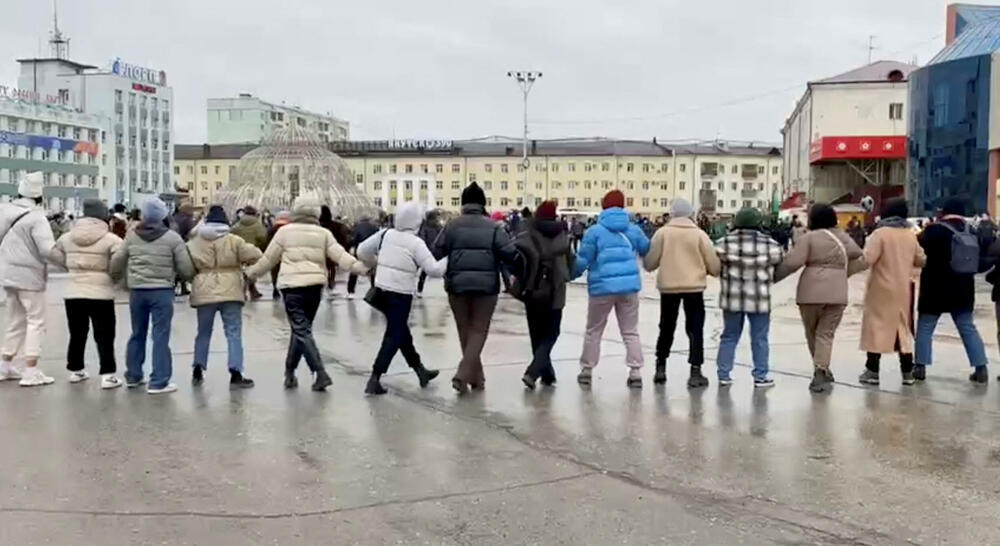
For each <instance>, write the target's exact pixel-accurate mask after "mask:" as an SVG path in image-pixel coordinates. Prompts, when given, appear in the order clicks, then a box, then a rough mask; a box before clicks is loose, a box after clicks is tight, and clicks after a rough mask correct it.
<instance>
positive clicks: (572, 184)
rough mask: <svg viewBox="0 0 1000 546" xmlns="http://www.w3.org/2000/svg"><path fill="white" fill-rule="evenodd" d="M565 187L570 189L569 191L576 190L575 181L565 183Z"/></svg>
mask: <svg viewBox="0 0 1000 546" xmlns="http://www.w3.org/2000/svg"><path fill="white" fill-rule="evenodd" d="M566 187H567V188H569V189H571V190H575V189H576V180H570V181H569V182H567V183H566Z"/></svg>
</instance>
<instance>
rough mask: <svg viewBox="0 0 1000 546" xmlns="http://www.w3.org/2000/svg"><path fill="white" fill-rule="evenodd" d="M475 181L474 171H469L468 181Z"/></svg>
mask: <svg viewBox="0 0 1000 546" xmlns="http://www.w3.org/2000/svg"><path fill="white" fill-rule="evenodd" d="M475 181H476V173H469V182H475Z"/></svg>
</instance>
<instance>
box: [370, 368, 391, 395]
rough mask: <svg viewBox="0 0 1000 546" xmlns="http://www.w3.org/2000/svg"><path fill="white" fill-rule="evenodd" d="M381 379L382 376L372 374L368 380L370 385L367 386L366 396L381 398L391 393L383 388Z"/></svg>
mask: <svg viewBox="0 0 1000 546" xmlns="http://www.w3.org/2000/svg"><path fill="white" fill-rule="evenodd" d="M381 377H382V376H381V374H377V373H375V372H372V375H371V377H369V378H368V384H367V385H365V394H371V395H374V396H379V395H382V394H385V393H387V392H389V391H387V390H385V387H383V386H382V383H380V382H379V378H381Z"/></svg>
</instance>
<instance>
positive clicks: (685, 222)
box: [667, 216, 699, 229]
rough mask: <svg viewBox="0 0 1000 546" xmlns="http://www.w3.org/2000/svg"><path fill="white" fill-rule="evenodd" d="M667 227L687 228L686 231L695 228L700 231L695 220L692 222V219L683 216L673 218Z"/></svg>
mask: <svg viewBox="0 0 1000 546" xmlns="http://www.w3.org/2000/svg"><path fill="white" fill-rule="evenodd" d="M667 225H668V226H670V227H676V228H685V229H691V228H694V229H699V228H698V224H696V223H694V220H692V219H691V218H688V217H686V216H682V217H678V218H671V219H670V221H669V222H667Z"/></svg>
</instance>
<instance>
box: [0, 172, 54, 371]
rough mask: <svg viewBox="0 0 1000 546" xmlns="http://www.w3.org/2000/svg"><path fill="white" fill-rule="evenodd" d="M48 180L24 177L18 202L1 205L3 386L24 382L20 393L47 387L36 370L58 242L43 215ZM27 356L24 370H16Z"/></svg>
mask: <svg viewBox="0 0 1000 546" xmlns="http://www.w3.org/2000/svg"><path fill="white" fill-rule="evenodd" d="M43 186H44V177H43V176H42V173H40V172H33V173H30V174H26V175H24V176H23V177H22V178H21V180H20V181H19V182H18V185H17V193H18V198H17V199H15V200H13V201H11V202H10V203H4V204H2V205H0V286H3V288H4V291H5V292H6V295H7V331H6V334H5V335H4V340H3V348H2V349H0V381H4V380H7V379H20V380H21V386H22V387H36V386H39V385H49V384H51V383H52V382H53V381H55V380H54V379H52V378H51V377H49V376H47V375H45V374H44V373H42V371H41V370H39V369H38V359H39V357H41V356H42V338H44V337H45V286H46V281H47V277H48V276H47V271H46V261H47V260H48V256H49V252H50V251H51V250H52V245H54V244H55V240H54V239H53V238H52V228H51V227H49V221H48V220H47V219H46V218H45V211H44V210H42V208H41V206H40V205H41V204H42V187H43ZM18 353H23V354H24V362H25V366H26V369H24V370H21V369H19V368H17V367H16V366H15V365H14V357H15V356H17V354H18Z"/></svg>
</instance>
